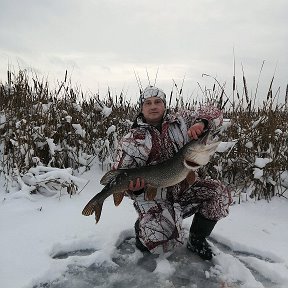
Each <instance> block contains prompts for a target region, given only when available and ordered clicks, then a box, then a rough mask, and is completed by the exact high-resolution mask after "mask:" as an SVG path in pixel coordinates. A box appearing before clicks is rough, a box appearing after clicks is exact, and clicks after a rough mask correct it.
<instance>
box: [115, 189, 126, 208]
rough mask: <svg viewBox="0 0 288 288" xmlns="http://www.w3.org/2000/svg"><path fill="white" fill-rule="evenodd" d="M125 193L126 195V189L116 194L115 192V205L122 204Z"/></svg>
mask: <svg viewBox="0 0 288 288" xmlns="http://www.w3.org/2000/svg"><path fill="white" fill-rule="evenodd" d="M124 195H125V191H124V192H120V193H114V194H113V199H114V204H115V206H118V205H120V203H121V202H122V200H123V197H124Z"/></svg>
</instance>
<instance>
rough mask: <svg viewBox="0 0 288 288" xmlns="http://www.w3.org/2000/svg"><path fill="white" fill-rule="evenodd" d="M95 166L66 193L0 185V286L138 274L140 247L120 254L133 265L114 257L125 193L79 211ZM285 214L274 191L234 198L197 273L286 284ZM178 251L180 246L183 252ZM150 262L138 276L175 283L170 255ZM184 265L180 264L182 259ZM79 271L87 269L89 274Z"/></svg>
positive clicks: (129, 221)
mask: <svg viewBox="0 0 288 288" xmlns="http://www.w3.org/2000/svg"><path fill="white" fill-rule="evenodd" d="M102 174H103V172H102V171H101V170H100V169H98V168H96V167H95V166H94V168H92V170H90V171H89V172H86V173H85V174H84V175H82V176H81V177H84V178H85V179H87V180H90V182H89V183H88V185H87V186H86V187H85V188H84V190H83V191H82V192H81V193H80V194H77V195H76V196H73V197H71V198H70V197H69V196H68V195H62V196H61V197H51V198H47V197H43V196H40V195H34V196H32V198H31V199H27V197H26V196H23V197H21V196H19V195H18V196H17V197H15V195H14V194H13V193H9V194H7V193H5V192H4V188H1V192H0V194H1V204H0V235H1V236H0V287H1V288H2V287H3V288H22V287H23V288H32V287H58V288H60V287H70V288H72V287H81V288H86V287H87V288H88V287H125V286H124V284H123V286H121V285H120V284H119V285H118V286H117V283H120V282H121V281H120V280H119V279H122V282H121V283H123V281H124V280H125V279H128V277H130V280H131V278H137V277H139V273H140V272H139V271H140V270H139V268H138V267H136V266H135V265H134V263H135V261H136V260H135V258H137V257H138V258H139V257H140V256H139V255H140V252H139V251H135V252H133V251H132V252H133V253H131V254H130V256H129V257H130V258H129V257H128V256H127V257H128V258H129V261H130V262H131V263H132V265H130V266H129V265H128V266H127V267H129V268H127V269H126V271H125V269H122V270H119V269H118V268H117V266H119V265H120V266H121V263H120V262H119V261H118V264H116V263H115V261H113V259H114V258H115V255H116V254H117V249H116V246H117V245H119V243H121V239H124V238H125V237H127V236H132V235H133V225H134V222H135V219H136V214H135V211H134V208H133V206H132V203H131V201H130V200H129V199H125V201H123V202H122V204H121V205H120V206H119V207H114V206H113V203H112V199H107V201H106V202H105V203H104V207H103V212H102V216H101V220H100V222H99V223H98V224H97V225H95V221H94V218H93V217H84V216H82V215H81V211H82V209H83V207H84V205H85V204H86V203H87V201H88V200H90V198H92V197H93V196H94V195H95V194H96V193H97V192H99V191H100V190H101V187H102V186H101V185H100V184H99V179H100V177H101V176H102ZM1 187H2V186H1ZM287 219H288V200H286V199H284V198H281V199H280V198H275V199H273V200H272V201H271V202H270V203H267V202H266V201H257V202H254V201H253V200H249V201H248V202H245V203H242V204H241V205H238V204H235V205H233V206H232V207H231V212H230V215H229V216H228V217H227V218H225V219H223V220H222V221H220V222H219V223H218V224H217V225H216V227H215V229H214V231H213V233H212V235H211V240H210V241H211V243H212V245H213V246H214V251H215V252H216V254H217V255H216V256H215V257H214V259H213V262H212V263H211V264H209V265H208V264H206V263H205V265H206V266H204V269H203V271H202V272H203V275H204V279H205V277H206V278H207V279H208V278H209V277H213V276H215V275H216V276H217V277H218V278H219V279H221V283H222V284H221V285H222V286H219V287H223V288H224V287H245V288H254V287H259V288H260V287H278V288H280V287H281V288H284V287H288V244H287V243H288V221H287ZM190 223H191V219H186V220H185V223H184V224H185V228H187V229H189V226H190ZM131 241H133V238H132V240H131ZM183 251H184V252H183ZM185 251H186V250H183V249H182V253H184V255H185V254H186V252H185ZM61 255H62V256H63V257H61ZM172 256H173V255H172ZM127 257H126V258H127ZM128 258H127V259H128ZM127 259H126V260H127ZM180 259H181V258H180ZM186 260H187V259H186ZM116 262H117V261H116ZM157 264H158V266H157V268H156V270H155V271H154V272H152V273H150V276H149V274H147V275H148V276H145V277H144V276H143V278H142V280H141V281H142V282H143V280H144V279H146V280H147V279H149V278H151V279H154V280H153V281H155V279H156V280H157V279H158V280H157V281H158V282H157V281H156V282H154V283H158V284H157V285H156V284H155V286H154V287H181V286H179V285H180V284H179V285H178V284H177V283H176V282H173V279H176V278H175V275H174V278H173V277H172V276H173V273H174V274H177V273H178V274H179V273H180V272H179V269H178V268H177V267H176V266H177V264H176V262H175V261H174V262H173V261H169V260H168V259H167V258H165V255H164V256H163V257H161V258H160V259H158V260H157ZM185 265H186V264H185ZM185 265H183V267H182V268H181V271H183V270H185V269H186V268H185V267H187V266H189V262H188V263H187V265H186V266H185ZM191 265H192V264H191ZM201 265H204V264H203V263H202V264H201V263H200V262H199V265H198V267H202V266H201ZM91 267H94V268H93V269H92V268H91ZM103 267H105V269H103ZM133 267H134V268H133ZM205 267H206V268H205ZM88 268H89V269H90V270H91V269H92V270H93V271H92V270H91V271H92V274H89V273H88V272H87V271H88V270H87V269H88ZM190 268H191V267H190ZM192 268H193V267H192ZM73 269H74V270H73ZM109 269H110V270H109ZM117 269H118V270H117ZM133 269H135V271H133ZM177 269H178V270H177ZM187 269H188V268H187ZM201 269H202V268H201ZM205 269H206V270H205ZM68 270H69V273H67V271H68ZM99 271H100V272H101V273H100V272H99ZM109 271H112V272H113V273H112V272H111V273H110V274H109ZM117 271H118V272H117ZM187 271H188V270H187ZM184 272H185V271H184ZM202 272H201V273H202ZM97 273H98V274H97ZM143 273H144V272H143ZM73 275H74V278H73V277H72V276H73ZM91 275H97V281H98V282H97V283H98V284H97V283H96V282H95V284H94V285H93V284H91V282H92V283H93V281H92V280H93V279H92V280H91ZM109 275H111V277H110V278H109ZM143 275H146V274H143ZM69 277H70V278H71V277H72V278H73V279H74V280H73V281H74V282H73V281H72V282H71V283H74V284H71V283H70V284H69V285H68V284H67V283H69ZM85 277H86V278H89V277H90V282H89V281H88V280H89V279H85ZM101 277H102V278H101ZM125 277H126V278H125ZM191 277H192V276H191ZM195 277H196V276H195ZM81 279H82V280H81ZM100 280H101V281H100ZM65 281H66V282H65ZM77 281H78V282H77ZM81 281H82V282H81ZM99 281H100V282H99ZM117 281H118V282H117ZM135 281H136V280H135ZM147 281H148V280H147ZM204 281H205V280H204ZM207 281H208V280H207ZM41 283H42V284H41ZM45 283H46V284H45ZM49 283H50V284H49ZM53 283H54V284H53ZM65 283H66V284H65ZM77 283H78V284H77ZM79 283H82V284H79ZM83 283H87V285H86V286H85V284H83ZM88 283H90V284H89V285H90V286H89V285H88ZM99 283H100V284H99ZM101 283H102V284H101ZM134 283H135V282H134ZM143 283H144V282H143ZM145 283H146V282H145ZM195 283H196V282H193V281H192V282H191V283H189V285H185V287H193V288H197V287H198V288H199V287H200V286H198V285H197V283H196V284H195ZM207 283H208V282H207ZM225 283H226V284H225ZM228 283H229V284H228ZM65 285H66V286H65ZM73 285H74V286H73ZM177 285H178V286H177ZM134 286H135V284H134ZM126 287H128V285H126ZM131 287H132V286H131ZM142 287H145V284H142ZM146 287H148V286H146ZM151 287H152V286H151ZM182 287H183V285H182ZM201 287H202V286H201ZM203 287H205V286H203ZM206 287H212V286H206ZM213 287H214V286H213ZM215 287H216V286H215ZM217 287H218V286H217Z"/></svg>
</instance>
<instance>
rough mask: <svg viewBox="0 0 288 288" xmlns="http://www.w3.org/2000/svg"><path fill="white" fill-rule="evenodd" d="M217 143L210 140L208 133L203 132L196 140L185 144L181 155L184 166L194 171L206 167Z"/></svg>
mask: <svg viewBox="0 0 288 288" xmlns="http://www.w3.org/2000/svg"><path fill="white" fill-rule="evenodd" d="M219 143H220V142H219V141H215V140H212V139H211V134H210V132H209V131H206V132H204V133H203V134H202V135H201V136H200V137H199V138H198V139H197V140H192V141H190V142H189V143H187V144H186V147H185V149H184V153H183V154H184V155H183V157H184V165H185V166H186V167H187V168H188V169H190V170H194V171H196V170H197V169H199V168H200V167H202V166H204V165H206V164H207V163H208V162H209V161H210V158H211V156H213V155H214V153H215V152H216V150H217V147H218V145H219Z"/></svg>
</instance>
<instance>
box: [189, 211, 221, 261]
mask: <svg viewBox="0 0 288 288" xmlns="http://www.w3.org/2000/svg"><path fill="white" fill-rule="evenodd" d="M216 223H217V221H214V220H210V219H207V218H205V217H204V216H202V215H201V214H199V213H196V214H195V215H194V218H193V221H192V225H191V227H190V233H189V238H188V241H187V248H188V249H189V250H190V251H192V252H195V253H197V254H198V255H199V256H200V257H201V258H202V259H204V260H211V259H212V257H213V253H212V250H211V247H210V245H209V243H208V242H207V240H206V237H208V236H209V235H210V234H211V232H212V230H213V228H214V226H215V225H216Z"/></svg>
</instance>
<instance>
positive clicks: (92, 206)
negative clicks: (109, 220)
mask: <svg viewBox="0 0 288 288" xmlns="http://www.w3.org/2000/svg"><path fill="white" fill-rule="evenodd" d="M94 198H95V197H93V198H92V199H91V200H90V201H89V202H88V203H87V205H86V206H85V207H84V209H83V210H82V215H84V216H90V215H92V214H93V213H94V212H95V219H96V223H98V221H99V220H100V217H101V212H102V207H103V202H102V203H99V202H97V201H95V200H94Z"/></svg>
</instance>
